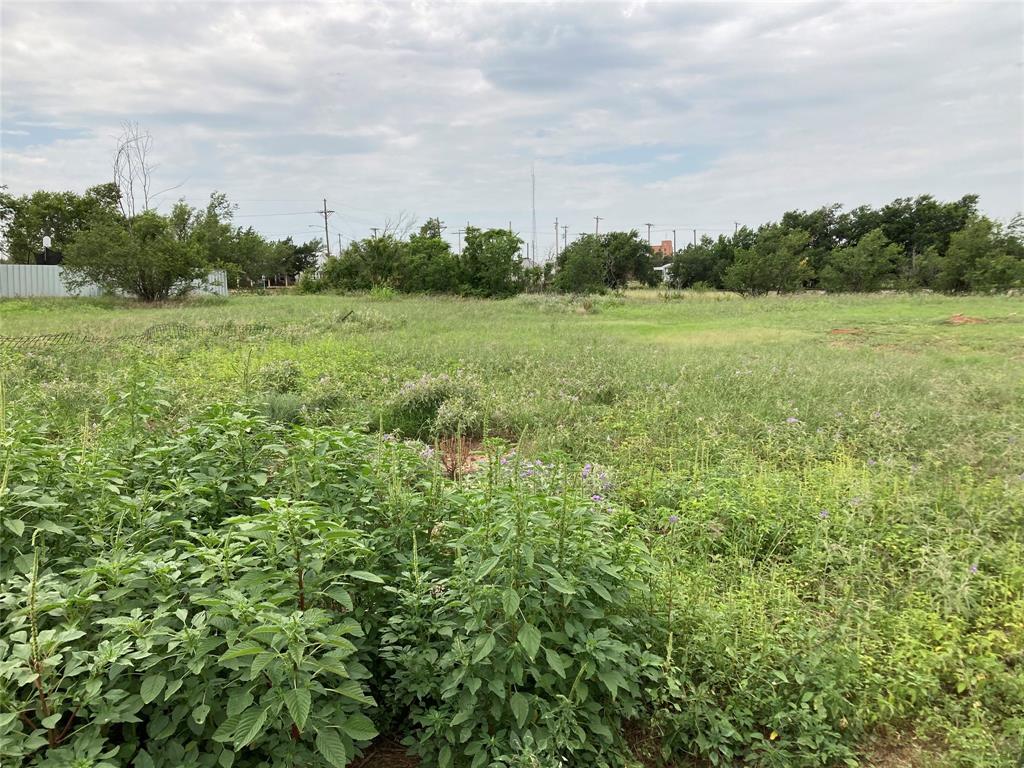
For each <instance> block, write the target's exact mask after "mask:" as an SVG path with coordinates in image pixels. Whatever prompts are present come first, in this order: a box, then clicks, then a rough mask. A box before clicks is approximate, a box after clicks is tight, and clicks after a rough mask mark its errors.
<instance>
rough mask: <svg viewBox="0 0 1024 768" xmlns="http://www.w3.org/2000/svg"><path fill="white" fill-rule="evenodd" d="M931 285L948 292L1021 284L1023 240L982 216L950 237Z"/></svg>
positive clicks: (1023, 257) (993, 288) (1000, 287)
mask: <svg viewBox="0 0 1024 768" xmlns="http://www.w3.org/2000/svg"><path fill="white" fill-rule="evenodd" d="M934 285H935V287H936V288H937V289H939V290H940V291H946V292H947V293H963V292H966V291H971V290H981V291H991V290H998V289H1004V290H1005V289H1007V288H1017V287H1021V286H1022V285H1024V244H1022V242H1021V240H1020V238H1018V237H1016V236H1014V234H1013V233H1012V232H1006V231H1004V230H1003V228H1001V227H1000V226H999V225H997V224H996V223H994V222H992V221H991V220H989V219H986V218H984V217H982V218H978V219H977V220H975V221H973V222H971V223H970V224H969V225H967V226H966V227H965V228H964V229H962V230H961V231H959V232H956V233H954V234H953V235H952V236H951V237H950V241H949V248H948V249H947V251H946V254H945V256H940V257H939V258H938V260H937V271H936V275H935V279H934Z"/></svg>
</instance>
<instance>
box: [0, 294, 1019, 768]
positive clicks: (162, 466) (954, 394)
mask: <svg viewBox="0 0 1024 768" xmlns="http://www.w3.org/2000/svg"><path fill="white" fill-rule="evenodd" d="M676 298H678V299H680V300H676V301H660V300H657V297H656V296H654V295H650V296H649V295H647V294H640V293H637V294H630V295H629V296H628V297H627V298H619V297H597V298H596V299H588V300H587V301H589V302H590V307H589V308H584V307H583V306H582V304H581V301H580V300H579V299H573V298H571V297H558V296H538V297H524V298H523V299H522V300H519V301H512V302H488V301H473V300H454V299H426V298H418V299H409V298H402V297H390V298H389V300H388V301H386V302H382V301H380V300H379V299H374V298H371V297H367V298H365V299H353V298H351V297H345V298H338V297H331V296H312V297H297V296H293V297H249V298H245V299H238V298H235V299H232V300H230V301H228V302H219V303H212V304H202V303H195V304H189V305H183V306H181V307H178V308H161V309H147V310H144V311H142V310H139V309H137V308H136V309H133V308H131V307H130V306H126V305H124V304H120V303H116V302H108V301H84V300H83V301H69V302H65V303H63V304H60V306H61V308H62V310H63V311H62V313H55V312H54V311H53V307H54V306H55V302H27V301H14V302H5V303H3V304H0V314H2V317H3V322H4V327H5V331H7V332H8V333H11V334H18V333H28V332H38V331H43V332H46V331H52V330H57V329H58V328H60V327H66V326H67V325H68V324H73V325H74V327H76V328H80V329H88V330H89V332H90V333H92V334H93V335H94V336H95V337H97V338H103V337H114V336H117V335H120V334H124V333H126V332H128V331H132V330H134V331H138V330H141V329H143V328H145V327H147V326H148V325H150V324H153V323H158V322H168V321H171V320H176V321H180V322H185V323H187V324H188V325H189V326H190V327H194V328H202V327H211V328H212V327H219V326H221V325H223V324H224V323H228V322H230V323H234V324H235V325H236V326H238V327H248V325H247V324H251V323H252V322H253V321H254V320H258V321H259V322H260V323H261V326H260V328H262V329H264V330H254V331H252V332H251V333H252V334H253V335H251V336H249V337H248V340H247V341H246V340H243V341H239V339H238V337H224V336H218V335H203V334H198V333H197V334H192V335H183V336H176V337H166V338H165V337H160V336H153V337H152V338H151V339H150V340H148V341H146V342H144V343H140V342H139V341H137V340H134V341H132V342H130V343H123V344H118V343H111V344H108V345H96V344H89V345H82V346H63V347H47V346H38V347H35V348H31V347H26V348H20V349H17V350H15V349H11V348H8V347H4V348H0V356H2V362H3V372H4V375H3V382H4V397H3V398H2V400H3V408H2V409H0V414H2V416H3V421H2V424H0V430H2V445H0V450H2V454H0V461H2V468H0V505H2V525H0V529H2V531H0V532H2V539H0V584H2V586H0V603H2V607H0V623H2V625H3V630H2V632H0V755H2V756H3V759H4V764H5V765H6V763H7V762H8V761H12V762H13V763H14V764H18V763H20V764H26V765H39V766H62V765H94V766H99V765H111V766H149V765H154V766H177V765H183V764H196V765H209V766H214V765H220V766H227V767H228V768H230V766H233V765H237V766H258V765H260V766H262V765H276V766H286V765H311V766H312V765H345V764H349V763H351V761H352V760H354V759H355V756H356V755H357V754H359V753H360V752H362V753H367V752H368V751H371V750H372V748H373V747H372V745H373V743H374V740H375V739H377V738H379V737H378V732H379V733H381V734H386V735H389V736H390V737H392V738H395V739H397V740H399V741H402V742H403V743H404V744H405V745H406V747H407V748H409V749H410V750H412V751H413V753H414V754H416V755H418V756H419V757H420V759H421V761H422V764H423V765H424V766H435V765H436V766H458V767H459V768H464V767H465V766H481V765H516V766H549V765H568V766H591V765H610V766H611V765H633V764H635V762H636V761H637V760H638V759H643V760H644V761H646V763H647V764H657V763H658V762H659V761H664V762H665V764H667V765H676V766H685V765H691V764H697V765H700V764H712V765H734V764H746V765H756V766H815V765H822V766H832V765H856V764H873V759H872V755H873V754H876V753H875V752H873V751H872V750H875V749H878V747H876V746H873V745H877V744H879V743H881V744H882V745H883V746H882V747H881V748H882V749H898V748H899V746H900V745H902V744H917V745H919V746H920V748H921V750H922V754H923V755H924V757H923V758H922V762H919V763H918V764H917V765H918V767H919V768H921V767H923V766H926V765H927V766H949V767H952V766H956V768H967V767H973V766H1007V767H1009V766H1014V765H1016V761H1017V760H1018V759H1019V755H1020V754H1021V752H1022V749H1024V744H1022V741H1021V733H1022V730H1024V679H1022V677H1021V675H1020V665H1021V664H1022V663H1024V658H1022V648H1024V567H1022V565H1021V563H1024V541H1022V539H1021V531H1022V530H1024V477H1022V476H1021V474H1020V473H1021V471H1022V470H1024V445H1022V441H1021V440H1020V438H1019V435H1020V434H1021V432H1022V431H1024V402H1022V401H1021V399H1020V397H1019V394H1018V393H1019V392H1021V391H1022V387H1021V385H1022V383H1024V382H1022V369H1021V359H1020V354H1019V339H1020V327H1021V319H1020V314H1019V306H1018V305H1019V300H1015V299H1012V298H1008V297H968V298H956V299H952V298H945V297H941V296H917V297H902V298H883V297H842V298H834V297H813V296H802V297H788V298H787V297H768V298H761V299H757V300H754V301H740V300H738V299H736V298H735V297H732V298H731V299H730V298H728V297H723V296H721V295H717V294H701V293H692V292H682V293H680V294H679V296H678V297H676ZM648 299H651V300H648ZM950 318H973V320H974V321H975V322H969V323H963V324H960V320H956V321H955V322H950ZM833 331H841V333H833ZM243 338H244V337H243ZM286 400H287V402H286ZM347 425H358V426H359V428H358V429H353V428H351V427H350V426H347ZM454 437H463V438H465V441H461V440H460V441H458V442H457V448H455V447H453V446H455V445H456V442H455V441H453V440H452V438H454ZM417 438H418V439H417ZM453 450H458V451H460V452H465V453H461V454H459V455H456V456H454V457H453V456H452V451H453ZM453 466H461V467H462V469H461V471H458V472H456V471H452V467H453ZM879 762H881V759H880V761H879Z"/></svg>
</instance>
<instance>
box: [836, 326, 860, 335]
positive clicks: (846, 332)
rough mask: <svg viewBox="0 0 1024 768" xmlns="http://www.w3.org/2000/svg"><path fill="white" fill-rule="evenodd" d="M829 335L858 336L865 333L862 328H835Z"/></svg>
mask: <svg viewBox="0 0 1024 768" xmlns="http://www.w3.org/2000/svg"><path fill="white" fill-rule="evenodd" d="M829 333H830V334H832V335H833V336H856V335H857V334H861V333H864V330H863V329H862V328H833V329H832V330H831V331H829Z"/></svg>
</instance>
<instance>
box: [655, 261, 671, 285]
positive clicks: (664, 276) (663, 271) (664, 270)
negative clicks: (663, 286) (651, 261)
mask: <svg viewBox="0 0 1024 768" xmlns="http://www.w3.org/2000/svg"><path fill="white" fill-rule="evenodd" d="M671 267H672V264H671V262H670V263H668V264H662V265H661V266H660V267H655V268H654V271H655V272H657V273H658V275H659V276H660V277H661V282H663V283H667V282H668V271H669V269H670V268H671Z"/></svg>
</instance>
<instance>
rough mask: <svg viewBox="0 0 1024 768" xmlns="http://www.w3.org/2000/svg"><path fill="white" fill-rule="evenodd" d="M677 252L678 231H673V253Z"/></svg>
mask: <svg viewBox="0 0 1024 768" xmlns="http://www.w3.org/2000/svg"><path fill="white" fill-rule="evenodd" d="M675 252H676V231H675V230H674V229H673V230H672V253H675Z"/></svg>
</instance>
